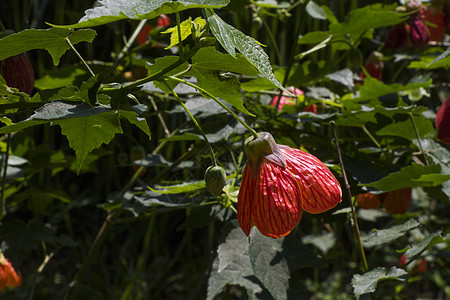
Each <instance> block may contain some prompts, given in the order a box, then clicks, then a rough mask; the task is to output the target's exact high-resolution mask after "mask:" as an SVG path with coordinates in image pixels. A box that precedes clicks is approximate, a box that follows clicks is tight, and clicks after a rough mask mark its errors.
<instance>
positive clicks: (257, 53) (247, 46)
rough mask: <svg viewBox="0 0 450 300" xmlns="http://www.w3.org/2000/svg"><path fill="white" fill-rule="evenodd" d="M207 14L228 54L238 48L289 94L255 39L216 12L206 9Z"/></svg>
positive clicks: (265, 75) (269, 78) (271, 80)
mask: <svg viewBox="0 0 450 300" xmlns="http://www.w3.org/2000/svg"><path fill="white" fill-rule="evenodd" d="M207 15H208V23H210V26H211V30H212V32H213V34H214V36H215V37H216V39H217V40H218V41H219V43H220V44H221V45H222V47H224V48H225V50H227V52H228V53H229V54H230V55H232V56H235V55H236V52H235V51H234V49H235V48H236V49H238V50H239V52H240V53H241V54H242V55H244V56H245V58H247V59H248V60H249V61H250V62H251V63H252V64H253V65H254V66H255V67H256V68H257V69H258V70H259V71H260V72H261V74H262V75H263V76H264V77H265V78H267V79H268V80H269V81H270V82H272V83H273V84H274V85H276V86H277V87H278V88H280V89H282V90H284V91H285V92H287V93H288V94H290V92H289V91H288V90H286V89H285V88H284V87H283V86H282V85H281V84H280V82H279V81H278V80H277V79H276V78H275V75H274V74H273V71H272V66H271V65H270V61H269V57H268V56H267V54H266V53H265V52H264V49H263V48H262V47H261V45H260V44H259V43H258V42H257V41H256V40H255V39H253V38H251V37H249V36H247V35H245V34H244V33H242V32H241V31H239V30H237V29H236V28H234V27H233V26H231V25H228V24H227V23H225V22H224V21H223V20H222V19H221V18H219V17H218V16H217V15H216V14H211V12H209V11H207Z"/></svg>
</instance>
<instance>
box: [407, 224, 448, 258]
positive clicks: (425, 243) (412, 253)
mask: <svg viewBox="0 0 450 300" xmlns="http://www.w3.org/2000/svg"><path fill="white" fill-rule="evenodd" d="M440 243H447V244H448V243H450V234H449V233H447V234H446V235H445V236H442V234H441V231H438V232H435V233H433V234H430V235H427V236H426V237H425V238H424V239H423V240H421V241H420V242H419V243H418V244H416V245H414V246H413V247H412V248H410V249H408V251H406V253H405V254H406V257H407V258H408V260H411V259H415V258H416V257H417V256H419V255H420V254H421V253H422V252H423V251H425V250H427V249H429V248H431V247H433V246H434V245H436V244H440Z"/></svg>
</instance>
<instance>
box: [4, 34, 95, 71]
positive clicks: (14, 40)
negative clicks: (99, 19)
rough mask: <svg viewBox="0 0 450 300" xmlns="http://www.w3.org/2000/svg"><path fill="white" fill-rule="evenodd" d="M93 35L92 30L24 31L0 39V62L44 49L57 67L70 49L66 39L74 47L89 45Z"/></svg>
mask: <svg viewBox="0 0 450 300" xmlns="http://www.w3.org/2000/svg"><path fill="white" fill-rule="evenodd" d="M95 35H96V32H95V31H94V30H92V29H82V30H78V31H73V30H69V29H63V28H50V29H26V30H23V31H20V32H18V33H15V34H11V35H8V36H6V37H4V38H2V39H0V60H3V59H5V58H7V57H10V56H13V55H17V54H20V53H22V52H25V51H29V50H33V49H45V50H47V51H48V53H50V55H51V56H52V59H53V64H54V65H58V64H59V59H60V58H61V56H63V54H64V53H65V52H66V51H67V50H68V49H70V46H69V44H68V42H67V40H66V38H68V39H69V40H70V42H71V43H72V45H75V44H78V43H79V42H89V43H91V42H92V40H93V39H94V37H95Z"/></svg>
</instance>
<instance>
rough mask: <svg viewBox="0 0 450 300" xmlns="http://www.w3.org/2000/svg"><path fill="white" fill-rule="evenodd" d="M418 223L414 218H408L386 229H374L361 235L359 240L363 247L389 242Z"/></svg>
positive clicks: (418, 224)
mask: <svg viewBox="0 0 450 300" xmlns="http://www.w3.org/2000/svg"><path fill="white" fill-rule="evenodd" d="M419 226H420V223H419V222H417V221H416V220H414V219H410V220H408V221H407V222H405V223H403V224H401V225H395V226H392V227H391V228H388V229H381V230H376V229H374V230H373V231H372V232H371V233H370V234H368V235H367V236H365V237H362V239H361V241H362V242H363V245H364V246H365V247H374V246H378V245H382V244H386V243H389V242H391V241H394V240H396V239H398V238H399V237H401V236H403V235H405V233H406V232H408V231H409V230H411V229H414V228H417V227H419Z"/></svg>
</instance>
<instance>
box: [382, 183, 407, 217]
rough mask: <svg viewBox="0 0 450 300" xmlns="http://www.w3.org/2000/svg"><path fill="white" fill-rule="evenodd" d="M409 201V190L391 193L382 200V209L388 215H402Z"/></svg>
mask: <svg viewBox="0 0 450 300" xmlns="http://www.w3.org/2000/svg"><path fill="white" fill-rule="evenodd" d="M410 201H411V188H405V189H401V190H396V191H391V192H388V193H386V195H385V197H384V199H383V207H384V209H385V210H386V211H387V212H388V213H390V214H404V213H405V212H406V211H407V210H408V207H409V202H410Z"/></svg>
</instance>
